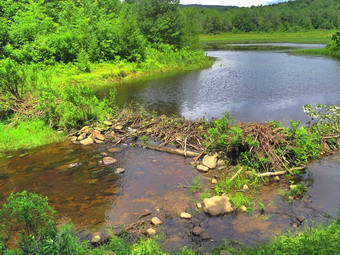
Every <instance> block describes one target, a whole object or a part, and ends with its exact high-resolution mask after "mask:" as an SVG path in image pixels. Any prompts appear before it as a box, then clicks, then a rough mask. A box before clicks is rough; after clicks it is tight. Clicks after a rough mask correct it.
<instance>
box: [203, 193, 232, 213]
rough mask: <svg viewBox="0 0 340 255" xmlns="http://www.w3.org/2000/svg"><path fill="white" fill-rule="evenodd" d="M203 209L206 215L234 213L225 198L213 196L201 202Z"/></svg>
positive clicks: (227, 199)
mask: <svg viewBox="0 0 340 255" xmlns="http://www.w3.org/2000/svg"><path fill="white" fill-rule="evenodd" d="M203 205H204V207H203V209H204V211H205V212H206V213H208V214H210V215H212V216H217V215H220V214H225V213H229V212H232V211H234V208H232V206H231V204H230V201H229V198H228V197H227V196H214V197H212V198H206V199H204V200H203Z"/></svg>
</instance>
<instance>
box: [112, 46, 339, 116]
mask: <svg viewBox="0 0 340 255" xmlns="http://www.w3.org/2000/svg"><path fill="white" fill-rule="evenodd" d="M255 45H257V44H255ZM260 45H261V46H263V45H264V44H260ZM265 45H274V46H281V47H283V46H286V47H297V48H306V47H310V48H318V47H323V45H299V44H265ZM241 46H244V45H241ZM207 55H208V56H211V57H214V58H215V59H216V62H215V63H214V65H213V67H211V68H208V69H205V70H199V71H195V72H190V73H186V74H179V75H175V76H171V77H166V78H162V79H157V80H152V81H144V82H138V83H134V84H122V85H121V86H119V87H118V102H119V104H120V105H125V104H128V103H129V102H138V103H139V104H141V105H142V106H144V107H146V108H147V109H149V110H156V111H158V112H161V113H165V114H168V115H169V114H177V115H182V116H184V117H186V118H189V119H196V118H200V117H203V116H205V117H207V118H212V117H221V116H222V115H223V114H224V113H225V112H226V111H228V112H230V113H231V114H232V115H233V116H234V118H235V119H236V120H240V121H250V122H256V121H268V120H272V119H275V120H279V121H288V120H290V119H293V120H302V121H304V122H305V121H308V120H309V119H308V118H307V117H306V115H305V113H304V112H303V110H302V106H303V105H305V104H311V105H314V104H315V103H321V104H340V61H337V60H333V59H330V58H326V57H321V56H305V55H294V54H291V53H289V52H287V51H282V50H268V51H227V50H219V51H207Z"/></svg>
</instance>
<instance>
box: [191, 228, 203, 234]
mask: <svg viewBox="0 0 340 255" xmlns="http://www.w3.org/2000/svg"><path fill="white" fill-rule="evenodd" d="M203 232H204V229H203V228H201V227H194V228H193V230H192V233H193V234H194V235H195V236H199V235H201V234H202V233H203Z"/></svg>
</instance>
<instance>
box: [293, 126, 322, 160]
mask: <svg viewBox="0 0 340 255" xmlns="http://www.w3.org/2000/svg"><path fill="white" fill-rule="evenodd" d="M299 125H300V122H294V121H290V128H289V129H287V130H286V132H287V133H288V135H289V136H290V137H291V139H292V140H293V141H294V145H293V146H291V147H290V148H288V150H290V152H291V153H292V156H293V158H294V161H293V162H292V163H293V164H295V165H304V164H306V163H307V162H308V160H310V159H315V158H318V157H319V156H320V152H321V140H320V136H319V135H318V134H315V133H311V132H309V131H308V130H307V129H306V128H305V127H299Z"/></svg>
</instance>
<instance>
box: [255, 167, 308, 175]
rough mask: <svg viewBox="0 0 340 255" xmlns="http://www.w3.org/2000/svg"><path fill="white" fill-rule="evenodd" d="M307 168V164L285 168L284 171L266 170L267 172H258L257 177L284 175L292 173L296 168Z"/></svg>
mask: <svg viewBox="0 0 340 255" xmlns="http://www.w3.org/2000/svg"><path fill="white" fill-rule="evenodd" d="M304 169H306V167H305V166H302V167H294V168H291V169H288V170H283V171H277V172H266V173H261V174H256V176H257V177H269V176H278V175H284V174H287V173H291V172H292V171H295V170H304Z"/></svg>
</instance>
